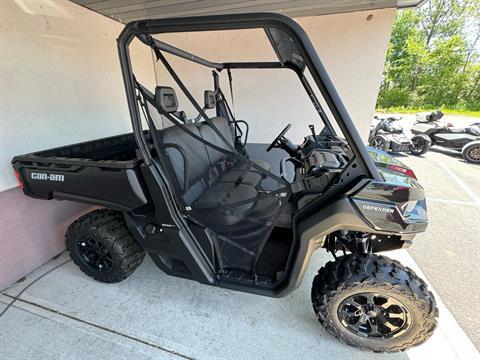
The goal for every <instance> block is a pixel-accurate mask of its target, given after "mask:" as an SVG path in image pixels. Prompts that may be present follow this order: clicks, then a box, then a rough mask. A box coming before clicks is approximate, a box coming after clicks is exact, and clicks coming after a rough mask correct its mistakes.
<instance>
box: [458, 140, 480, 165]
mask: <svg viewBox="0 0 480 360" xmlns="http://www.w3.org/2000/svg"><path fill="white" fill-rule="evenodd" d="M462 157H463V159H464V160H465V161H468V162H471V163H473V164H480V141H473V142H471V143H469V144H467V145H465V146H464V147H463V149H462Z"/></svg>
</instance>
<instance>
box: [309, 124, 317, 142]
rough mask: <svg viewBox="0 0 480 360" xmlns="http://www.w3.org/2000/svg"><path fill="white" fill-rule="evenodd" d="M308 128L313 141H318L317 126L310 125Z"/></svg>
mask: <svg viewBox="0 0 480 360" xmlns="http://www.w3.org/2000/svg"><path fill="white" fill-rule="evenodd" d="M308 127H309V128H310V131H311V132H312V135H313V139H314V140H316V139H317V135H316V134H315V126H313V124H310V125H308Z"/></svg>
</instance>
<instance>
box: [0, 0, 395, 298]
mask: <svg viewBox="0 0 480 360" xmlns="http://www.w3.org/2000/svg"><path fill="white" fill-rule="evenodd" d="M393 14H394V10H393V9H385V10H377V11H368V12H357V13H346V14H338V15H328V16H322V17H307V18H300V19H297V20H298V22H299V23H300V24H301V25H302V26H303V27H304V28H305V29H306V31H307V33H308V34H309V36H310V37H311V39H312V41H313V43H314V45H315V47H316V48H317V51H318V52H319V54H320V56H321V58H322V60H323V61H324V64H325V65H326V68H327V70H328V72H329V73H330V75H331V77H332V78H333V81H334V83H335V84H336V85H337V88H338V91H339V93H340V95H341V97H342V98H343V99H344V101H345V103H346V105H347V108H348V109H349V110H350V112H351V114H352V117H353V119H354V120H355V122H356V124H357V127H358V128H359V130H360V131H361V134H362V135H363V136H364V137H365V136H366V134H367V132H368V127H369V124H370V119H371V115H372V113H373V110H374V104H375V101H376V95H377V92H378V86H379V83H380V76H381V71H382V67H383V61H384V57H385V52H386V48H387V42H388V37H389V33H390V28H391V23H392V20H393ZM0 23H1V24H2V25H1V27H0V31H1V36H0V55H1V57H2V61H1V62H0V66H1V68H0V102H1V103H0V147H1V148H0V203H1V204H2V207H1V211H0V249H1V250H0V289H1V288H3V287H5V286H7V285H8V284H9V283H11V282H12V281H15V280H16V279H18V278H20V277H21V276H23V275H24V274H26V273H28V272H29V271H31V270H33V269H34V268H36V267H37V266H39V265H41V264H42V263H43V262H44V261H46V260H47V259H49V258H50V257H52V256H54V255H55V254H57V253H58V252H59V251H61V249H62V248H63V234H64V232H65V228H66V226H67V225H68V223H69V222H70V221H71V220H72V219H74V218H76V217H78V216H79V215H80V214H81V213H82V212H85V211H87V210H88V207H86V206H84V205H81V204H75V203H69V202H58V201H42V200H35V199H31V198H27V197H25V196H23V194H22V193H21V191H19V189H18V188H17V185H16V181H15V178H14V176H13V172H12V170H11V166H10V160H11V158H12V157H13V156H14V155H17V154H25V153H28V152H32V151H38V150H42V149H46V148H50V147H55V146H60V145H64V144H70V143H75V142H80V141H85V140H90V139H93V138H100V137H103V136H109V135H115V134H119V133H123V132H127V131H130V125H129V117H128V109H127V105H126V101H125V95H124V88H123V83H122V79H121V74H120V68H119V64H118V58H117V51H116V41H115V39H116V37H117V35H118V34H119V32H120V31H121V29H122V28H123V26H122V25H121V24H119V23H117V22H115V21H113V20H110V19H108V18H105V17H103V16H101V15H98V14H96V13H93V12H91V11H88V10H86V9H84V8H82V7H80V6H77V5H74V4H72V3H70V2H68V1H66V0H50V1H48V2H47V1H44V2H41V1H32V2H25V1H2V2H0ZM199 35H202V34H183V35H178V34H172V35H169V36H167V39H166V40H168V41H170V42H172V43H173V44H177V45H179V46H180V47H182V48H186V49H188V50H192V51H193V52H195V53H198V54H199V55H203V56H204V57H206V58H208V59H212V60H216V57H218V60H222V61H225V60H228V56H229V54H230V56H232V59H231V60H237V61H238V60H242V59H244V60H256V59H258V57H264V58H269V59H270V56H271V55H272V53H271V50H268V47H265V43H262V41H260V40H258V39H260V37H258V38H257V37H253V38H252V37H251V36H249V35H248V34H243V33H242V32H238V34H235V35H234V38H233V40H230V39H227V37H226V35H225V34H223V33H222V32H216V33H211V34H208V35H207V36H206V37H205V38H203V39H202V40H198V36H199ZM262 38H263V37H262ZM132 55H133V63H134V66H135V71H136V74H137V78H138V79H139V80H140V81H141V82H142V83H143V84H144V85H146V86H149V87H153V85H154V83H153V82H154V76H153V66H152V61H151V59H152V58H151V53H150V51H148V49H146V48H144V47H140V46H134V48H133V50H132ZM173 63H174V65H175V66H176V68H177V69H178V70H179V73H180V75H181V76H182V78H185V79H188V80H189V81H186V82H187V84H188V85H189V86H190V87H191V88H192V89H193V90H192V91H193V92H194V94H195V95H196V96H197V97H198V98H200V97H201V94H202V91H203V90H204V89H207V88H211V77H210V73H209V72H206V73H205V74H202V75H198V74H197V73H195V74H194V73H193V72H192V71H193V70H192V69H191V68H189V67H188V66H187V65H185V64H184V63H182V62H177V61H173ZM274 71H278V70H273V72H264V73H262V74H261V73H251V72H249V73H242V74H237V73H236V74H234V76H235V78H234V92H235V106H236V112H237V115H238V117H239V118H244V119H246V120H248V121H249V122H250V123H251V124H252V129H253V132H252V134H251V137H250V140H251V141H252V142H257V143H263V142H269V141H270V140H271V139H272V138H273V137H274V135H275V134H276V133H277V132H278V131H280V129H281V128H282V127H283V126H284V125H285V124H286V123H287V122H292V123H294V127H293V129H292V132H291V137H292V138H293V139H295V140H298V139H301V137H302V136H303V135H304V134H306V133H307V131H308V130H307V127H306V126H307V124H309V123H311V122H314V121H315V120H314V119H316V114H315V113H314V111H313V108H312V106H311V104H310V103H309V102H308V99H307V98H306V96H305V94H304V92H303V90H302V89H301V87H299V83H298V81H297V80H296V78H295V77H294V76H293V73H282V74H281V75H279V74H278V73H275V72H274ZM189 75H191V76H189ZM157 76H158V77H159V82H160V83H163V84H168V83H169V81H168V79H167V77H166V75H165V74H162V73H161V71H157ZM252 84H253V85H252ZM223 89H224V91H225V92H226V93H227V94H228V85H227V84H225V83H223ZM253 90H255V91H253ZM297 90H299V91H297ZM259 100H260V102H259ZM180 103H181V105H182V104H184V105H185V104H186V101H185V99H182V96H180ZM279 104H280V105H282V106H279ZM190 110H191V109H190ZM312 119H313V121H312Z"/></svg>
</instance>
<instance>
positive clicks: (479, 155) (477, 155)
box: [468, 146, 480, 160]
mask: <svg viewBox="0 0 480 360" xmlns="http://www.w3.org/2000/svg"><path fill="white" fill-rule="evenodd" d="M468 156H469V157H470V158H471V159H474V160H480V146H477V147H474V148H472V149H471V150H470V151H469V152H468Z"/></svg>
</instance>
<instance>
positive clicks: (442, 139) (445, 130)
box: [411, 110, 480, 164]
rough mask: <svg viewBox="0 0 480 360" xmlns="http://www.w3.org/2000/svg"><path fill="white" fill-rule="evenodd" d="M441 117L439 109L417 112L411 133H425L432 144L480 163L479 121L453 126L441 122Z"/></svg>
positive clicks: (469, 160) (417, 134)
mask: <svg viewBox="0 0 480 360" xmlns="http://www.w3.org/2000/svg"><path fill="white" fill-rule="evenodd" d="M442 118H443V113H442V112H441V111H440V110H435V111H432V112H430V113H420V114H417V118H416V120H417V122H416V123H415V124H414V125H413V127H412V130H411V131H412V134H416V136H419V135H426V136H428V137H429V138H430V140H431V142H432V144H433V145H438V146H442V147H444V148H448V149H452V150H455V151H458V152H460V153H461V154H462V157H463V158H464V159H465V161H468V162H471V163H475V164H480V122H476V123H473V124H471V125H470V126H467V127H454V126H453V125H452V124H451V123H445V122H441V121H440V119H442Z"/></svg>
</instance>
